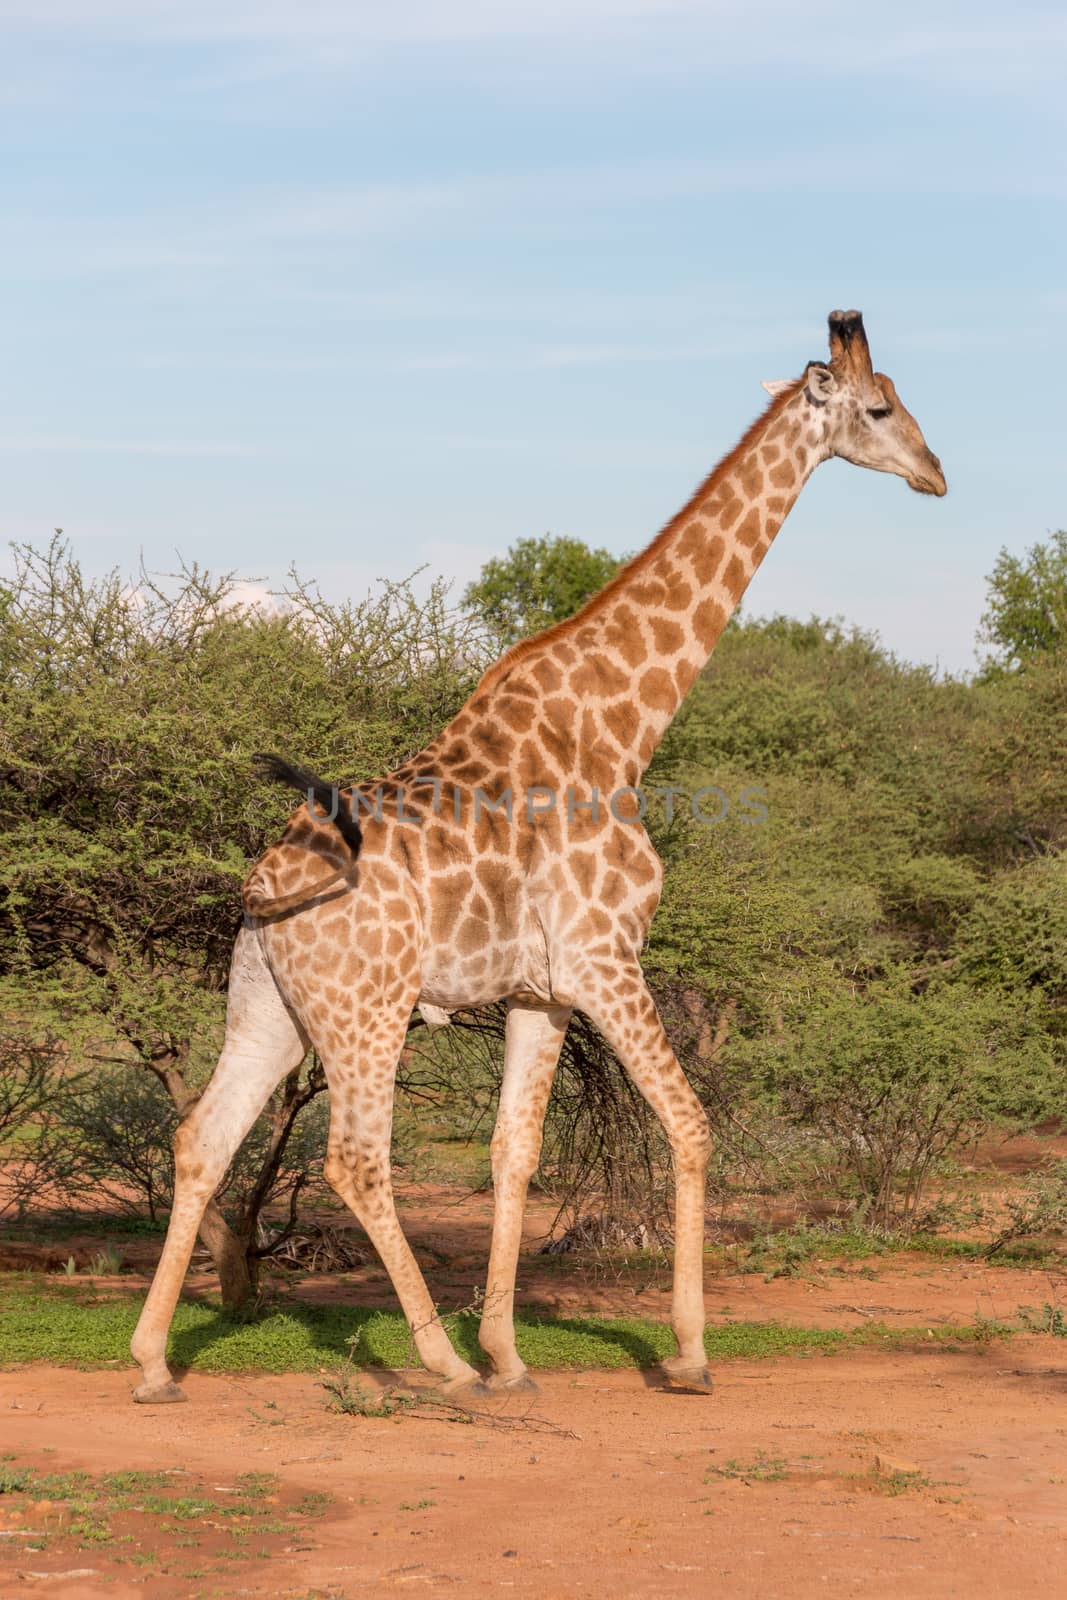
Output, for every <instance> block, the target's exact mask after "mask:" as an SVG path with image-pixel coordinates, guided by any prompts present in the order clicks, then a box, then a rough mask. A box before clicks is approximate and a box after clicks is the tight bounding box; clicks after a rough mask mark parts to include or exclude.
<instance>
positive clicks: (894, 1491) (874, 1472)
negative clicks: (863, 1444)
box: [871, 1467, 932, 1496]
mask: <svg viewBox="0 0 1067 1600" xmlns="http://www.w3.org/2000/svg"><path fill="white" fill-rule="evenodd" d="M871 1479H872V1484H873V1487H874V1488H876V1489H877V1490H878V1491H879V1493H880V1494H888V1495H893V1496H895V1495H898V1494H907V1493H908V1492H909V1490H911V1489H929V1488H931V1487H932V1480H931V1479H930V1478H928V1477H927V1476H926V1474H925V1473H922V1472H905V1471H902V1470H900V1469H896V1470H894V1471H892V1472H879V1470H878V1468H877V1467H872V1468H871Z"/></svg>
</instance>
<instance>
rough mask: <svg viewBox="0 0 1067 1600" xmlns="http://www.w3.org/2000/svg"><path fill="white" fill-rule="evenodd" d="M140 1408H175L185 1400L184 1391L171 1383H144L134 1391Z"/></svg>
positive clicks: (134, 1396)
mask: <svg viewBox="0 0 1067 1600" xmlns="http://www.w3.org/2000/svg"><path fill="white" fill-rule="evenodd" d="M133 1398H134V1399H135V1400H136V1402H137V1404H138V1405H139V1406H173V1405H177V1403H178V1402H179V1401H180V1400H184V1399H185V1391H184V1389H180V1388H179V1387H178V1385H177V1384H176V1383H174V1382H173V1381H172V1382H170V1383H142V1384H140V1385H139V1386H138V1387H137V1388H136V1389H135V1390H134V1391H133Z"/></svg>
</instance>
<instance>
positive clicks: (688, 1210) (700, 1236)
mask: <svg viewBox="0 0 1067 1600" xmlns="http://www.w3.org/2000/svg"><path fill="white" fill-rule="evenodd" d="M620 977H629V979H630V983H629V985H628V986H627V988H626V990H625V992H624V993H623V994H622V998H621V999H620V998H616V996H615V995H612V996H609V997H604V996H603V995H601V994H598V995H596V996H594V997H590V998H589V999H588V1000H587V999H586V998H585V997H584V996H583V995H581V994H579V996H578V1004H579V1005H580V1006H581V1009H582V1010H583V1011H584V1012H585V1013H586V1015H587V1016H589V1017H590V1018H591V1020H592V1021H593V1022H594V1023H595V1025H596V1027H597V1028H599V1030H600V1032H601V1033H602V1034H603V1035H604V1037H605V1039H606V1040H607V1041H608V1043H609V1044H610V1045H611V1047H612V1049H613V1050H614V1051H615V1053H616V1055H617V1056H618V1057H619V1060H620V1061H621V1062H622V1064H623V1066H624V1067H625V1068H626V1071H627V1072H628V1073H629V1075H630V1077H631V1078H632V1079H633V1081H634V1083H635V1084H636V1085H637V1087H638V1089H639V1090H640V1091H641V1093H642V1094H643V1095H644V1097H645V1099H646V1100H647V1101H648V1103H649V1105H650V1106H651V1107H652V1109H653V1111H654V1112H655V1113H656V1115H657V1116H658V1117H659V1119H660V1121H661V1122H662V1124H663V1127H664V1129H665V1131H666V1134H667V1138H668V1141H669V1142H670V1147H671V1153H672V1155H673V1158H674V1184H675V1205H674V1286H673V1296H672V1307H671V1326H672V1327H673V1329H674V1334H675V1338H676V1339H677V1340H678V1354H677V1355H676V1356H671V1357H670V1359H669V1360H667V1361H665V1362H664V1363H663V1366H664V1370H665V1371H666V1372H667V1373H668V1375H669V1376H670V1377H672V1378H675V1379H677V1380H679V1381H684V1382H686V1383H688V1384H691V1385H695V1386H696V1387H699V1388H702V1389H703V1388H708V1389H710V1387H711V1376H710V1374H709V1372H708V1368H707V1357H706V1355H705V1351H704V1182H705V1177H706V1174H707V1167H708V1158H709V1156H710V1154H711V1136H710V1133H709V1131H708V1119H707V1116H706V1115H705V1113H704V1108H703V1106H702V1105H701V1104H700V1101H699V1100H698V1099H697V1097H696V1094H695V1093H694V1092H693V1087H692V1085H691V1084H690V1082H689V1080H688V1078H687V1077H686V1075H685V1073H684V1072H683V1071H682V1069H681V1067H680V1066H679V1065H678V1059H677V1057H676V1056H675V1054H674V1051H673V1050H672V1049H671V1044H670V1040H669V1039H668V1038H667V1035H666V1033H665V1032H664V1029H663V1024H662V1022H661V1021H660V1018H659V1013H658V1011H657V1010H656V1003H655V1001H654V1000H653V998H652V996H651V994H650V993H649V991H648V986H647V984H646V983H645V977H644V973H643V972H642V971H641V968H640V966H639V964H638V963H637V961H636V960H635V961H634V962H633V965H632V967H631V968H628V969H624V970H623V971H621V972H620ZM616 993H618V989H617V988H616Z"/></svg>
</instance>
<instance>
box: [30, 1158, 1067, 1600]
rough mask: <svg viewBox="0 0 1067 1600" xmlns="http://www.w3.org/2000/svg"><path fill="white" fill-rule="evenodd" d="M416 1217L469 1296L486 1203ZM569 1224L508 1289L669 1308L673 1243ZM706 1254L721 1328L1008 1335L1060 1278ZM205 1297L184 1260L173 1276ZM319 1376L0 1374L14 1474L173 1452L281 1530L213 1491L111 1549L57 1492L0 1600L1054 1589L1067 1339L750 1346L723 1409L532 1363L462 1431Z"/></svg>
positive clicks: (374, 1269) (139, 1462) (154, 1459)
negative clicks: (833, 1348)
mask: <svg viewBox="0 0 1067 1600" xmlns="http://www.w3.org/2000/svg"><path fill="white" fill-rule="evenodd" d="M402 1211H403V1218H404V1225H405V1229H406V1231H407V1232H408V1235H409V1237H410V1239H411V1241H412V1244H413V1246H414V1248H415V1251H416V1254H417V1255H418V1257H419V1259H420V1261H421V1262H422V1264H423V1266H424V1269H425V1271H426V1274H427V1278H428V1281H429V1283H430V1286H431V1290H432V1292H433V1294H434V1296H435V1298H436V1299H437V1300H438V1302H439V1303H440V1304H441V1305H442V1306H444V1307H448V1306H452V1305H461V1304H463V1303H464V1302H465V1301H466V1300H468V1299H469V1297H470V1294H471V1291H472V1289H473V1287H474V1286H475V1285H476V1284H478V1283H479V1282H481V1281H482V1280H483V1278H484V1272H485V1260H486V1255H487V1253H488V1243H489V1230H490V1226H491V1215H492V1202H491V1197H490V1196H489V1195H487V1194H476V1195H473V1196H472V1195H471V1194H470V1193H469V1191H464V1192H463V1193H462V1194H461V1193H460V1191H458V1190H456V1189H450V1188H448V1187H447V1186H439V1187H436V1188H435V1187H433V1186H425V1185H424V1186H420V1187H419V1188H418V1189H415V1188H411V1189H409V1190H408V1191H407V1192H406V1193H404V1194H403V1196H402ZM552 1214H553V1213H552V1208H551V1207H550V1205H549V1203H548V1202H547V1201H544V1200H542V1199H539V1198H537V1197H535V1198H534V1199H533V1203H532V1204H531V1207H530V1212H529V1216H528V1219H527V1230H526V1243H525V1250H524V1253H523V1257H522V1260H521V1263H520V1273H519V1285H520V1288H519V1295H518V1299H519V1302H520V1304H522V1305H525V1306H527V1307H535V1308H536V1309H538V1310H539V1311H541V1312H544V1313H549V1314H551V1313H555V1314H558V1315H575V1314H580V1313H583V1312H588V1313H595V1312H612V1313H614V1314H620V1315H629V1316H639V1317H650V1318H655V1319H662V1320H664V1321H665V1320H667V1318H668V1315H669V1271H668V1269H667V1266H666V1263H664V1262H657V1261H656V1260H654V1259H652V1258H648V1257H642V1256H641V1255H640V1254H639V1255H637V1256H635V1257H634V1258H633V1260H632V1261H630V1262H629V1263H628V1264H625V1263H623V1264H620V1262H619V1260H618V1259H617V1258H610V1257H606V1256H605V1257H604V1258H602V1259H601V1258H598V1257H596V1256H595V1255H594V1256H593V1257H589V1256H586V1257H583V1258H573V1257H555V1256H542V1255H538V1254H537V1253H536V1247H537V1245H538V1243H540V1241H541V1240H542V1239H543V1238H544V1236H545V1234H546V1232H547V1230H548V1227H549V1224H550V1222H551V1220H552ZM104 1242H106V1241H104V1240H101V1239H99V1238H95V1237H92V1236H89V1235H86V1236H85V1238H84V1239H82V1238H78V1237H73V1238H70V1239H63V1240H62V1242H61V1243H60V1244H57V1245H47V1246H42V1245H34V1244H29V1243H19V1242H17V1241H15V1242H10V1241H9V1242H8V1244H7V1245H6V1246H5V1247H4V1248H3V1252H2V1254H3V1258H4V1259H3V1265H6V1266H9V1267H15V1268H19V1267H22V1268H25V1267H34V1268H36V1269H37V1270H41V1269H42V1268H46V1267H47V1266H48V1265H49V1264H50V1261H49V1252H50V1251H51V1252H52V1253H53V1254H55V1255H56V1257H57V1260H56V1263H55V1265H61V1264H62V1262H63V1261H65V1260H66V1259H67V1256H68V1255H69V1254H72V1253H73V1254H74V1255H75V1256H76V1258H77V1259H78V1260H79V1265H82V1260H81V1258H82V1257H84V1258H85V1259H86V1260H88V1259H90V1258H91V1256H92V1254H93V1253H94V1252H95V1251H97V1250H98V1249H99V1248H100V1245H101V1243H104ZM159 1245H160V1241H159V1240H158V1239H151V1238H149V1239H133V1240H128V1241H125V1240H124V1241H123V1243H122V1254H123V1256H124V1265H125V1270H124V1272H123V1273H122V1274H121V1275H120V1276H116V1277H113V1278H111V1279H105V1280H97V1282H98V1283H99V1285H100V1287H101V1288H105V1287H106V1286H107V1285H110V1286H111V1287H113V1288H115V1289H120V1288H121V1289H123V1290H130V1289H137V1288H139V1287H142V1286H144V1285H146V1284H147V1281H148V1275H149V1274H150V1272H151V1269H152V1266H153V1264H154V1258H155V1256H156V1255H157V1254H158V1250H159ZM719 1250H720V1253H719V1255H718V1257H717V1258H716V1260H715V1262H714V1263H712V1261H711V1260H710V1258H709V1268H708V1272H707V1277H706V1286H705V1288H706V1303H707V1310H708V1317H709V1321H711V1322H712V1323H716V1322H724V1321H759V1322H763V1321H772V1320H773V1321H778V1322H785V1323H792V1324H796V1325H804V1326H809V1327H811V1326H817V1327H825V1328H849V1329H855V1328H860V1327H862V1326H863V1325H864V1324H865V1323H866V1322H870V1321H878V1322H882V1323H886V1324H889V1325H891V1326H892V1325H896V1326H906V1327H908V1328H914V1329H917V1330H923V1329H926V1328H929V1329H931V1330H936V1329H937V1327H938V1326H940V1325H944V1324H948V1323H961V1322H970V1321H973V1320H975V1319H980V1318H984V1319H988V1320H990V1321H1001V1320H1004V1321H1009V1320H1010V1321H1014V1322H1015V1323H1016V1325H1018V1318H1019V1312H1020V1308H1022V1307H1027V1306H1028V1307H1032V1308H1035V1309H1036V1308H1040V1307H1041V1306H1043V1305H1049V1304H1052V1305H1062V1304H1063V1302H1064V1299H1065V1298H1067V1296H1065V1289H1067V1274H1065V1273H1064V1271H1063V1270H1061V1269H1056V1270H1052V1271H1050V1270H1048V1269H1038V1268H1029V1269H1027V1268H1021V1267H1017V1266H1013V1267H1002V1266H990V1265H988V1264H985V1263H981V1262H978V1261H969V1260H960V1261H952V1262H946V1261H943V1260H937V1259H934V1258H932V1257H930V1256H926V1255H923V1254H919V1253H909V1254H897V1255H887V1256H878V1257H874V1258H870V1259H867V1260H852V1259H847V1258H842V1259H838V1260H833V1259H817V1260H811V1261H805V1262H803V1263H802V1264H801V1267H800V1269H799V1270H798V1271H796V1272H795V1273H793V1274H791V1275H782V1274H779V1275H772V1274H769V1273H764V1272H761V1271H753V1270H751V1266H749V1270H747V1271H746V1270H743V1268H744V1265H745V1262H744V1250H743V1248H742V1247H741V1246H739V1248H738V1252H737V1260H736V1262H732V1261H731V1259H730V1257H729V1249H728V1248H727V1255H726V1257H725V1258H724V1257H723V1255H722V1244H721V1241H720V1247H719ZM282 1281H283V1280H282V1279H281V1278H278V1279H277V1280H276V1283H275V1286H277V1285H278V1284H281V1283H282ZM284 1285H285V1288H286V1290H287V1292H290V1293H294V1294H296V1295H298V1296H299V1297H300V1298H301V1299H306V1300H324V1299H330V1300H340V1301H347V1302H349V1303H351V1304H353V1305H356V1304H359V1305H381V1306H389V1307H393V1306H395V1299H394V1297H393V1293H392V1289H391V1287H390V1285H389V1283H388V1280H387V1279H386V1277H385V1274H384V1273H383V1272H382V1271H381V1268H380V1266H379V1265H378V1264H377V1263H376V1262H375V1261H373V1260H370V1259H368V1261H367V1264H366V1265H365V1266H364V1267H361V1268H357V1269H356V1270H354V1271H349V1272H345V1273H342V1274H336V1275H321V1276H307V1277H303V1278H301V1277H299V1276H296V1277H294V1276H293V1275H292V1274H288V1275H286V1276H285V1278H284ZM215 1288H216V1284H215V1281H214V1279H213V1278H212V1276H211V1275H210V1274H209V1273H206V1272H194V1273H193V1274H191V1275H190V1278H189V1281H188V1283H187V1288H186V1292H187V1294H190V1295H194V1296H195V1295H197V1294H199V1293H201V1292H214V1290H215ZM320 1376H325V1374H323V1375H316V1374H293V1375H287V1376H284V1377H274V1376H266V1375H264V1376H251V1377H249V1376H243V1375H242V1376H240V1377H218V1376H209V1375H205V1374H200V1373H197V1372H192V1373H190V1374H188V1376H186V1377H185V1378H184V1379H183V1382H184V1387H185V1389H186V1392H187V1394H188V1396H189V1403H188V1404H187V1405H183V1406H169V1407H161V1408H139V1407H136V1406H134V1405H133V1404H132V1403H131V1401H130V1391H131V1389H132V1388H133V1386H134V1383H135V1381H136V1379H135V1373H134V1371H133V1369H132V1367H131V1368H129V1369H126V1368H121V1369H120V1368H113V1369H111V1370H93V1371H85V1372H78V1371H73V1370H70V1369H61V1368H48V1367H29V1368H23V1369H20V1370H14V1371H7V1372H0V1468H2V1466H3V1465H4V1463H10V1464H11V1466H12V1468H18V1469H20V1470H21V1469H25V1468H29V1469H32V1470H34V1471H36V1472H38V1473H48V1474H69V1473H72V1472H76V1471H79V1470H83V1471H88V1472H90V1473H92V1474H94V1475H99V1474H105V1473H116V1472H124V1473H128V1472H158V1473H161V1474H164V1475H165V1481H168V1482H172V1483H173V1484H174V1485H175V1491H174V1492H182V1493H187V1494H188V1495H189V1496H190V1497H191V1499H190V1505H193V1503H194V1502H195V1500H196V1495H197V1494H203V1495H206V1496H207V1497H208V1499H211V1497H214V1503H215V1505H216V1507H222V1508H223V1510H224V1509H225V1506H226V1504H227V1501H226V1496H232V1495H234V1494H235V1493H239V1492H240V1490H239V1488H238V1489H235V1480H236V1481H237V1482H238V1484H239V1482H240V1478H239V1475H240V1474H257V1473H260V1474H261V1473H271V1474H275V1475H276V1477H277V1483H272V1484H271V1486H270V1488H271V1492H270V1493H269V1494H268V1495H267V1496H266V1502H265V1503H264V1506H263V1507H262V1510H263V1511H264V1512H265V1513H266V1517H267V1520H262V1519H261V1520H260V1521H259V1522H255V1524H254V1528H250V1529H249V1531H248V1532H246V1533H244V1534H240V1533H235V1522H234V1521H233V1520H231V1521H229V1522H228V1521H227V1520H226V1518H225V1516H224V1514H223V1513H222V1512H219V1513H218V1514H216V1512H213V1511H212V1510H210V1509H207V1510H199V1511H197V1510H195V1509H194V1510H190V1511H189V1512H188V1513H187V1515H188V1520H187V1521H185V1522H177V1521H174V1520H173V1519H171V1521H170V1523H169V1525H168V1526H165V1519H162V1518H161V1517H160V1516H158V1515H157V1516H155V1518H153V1517H148V1516H144V1515H140V1516H138V1515H134V1514H133V1511H131V1512H129V1513H126V1512H124V1513H122V1514H120V1515H118V1516H116V1518H115V1519H114V1525H113V1533H114V1534H115V1535H116V1537H115V1538H113V1540H112V1542H111V1543H110V1544H106V1545H105V1544H93V1543H92V1542H91V1541H87V1540H86V1538H84V1537H83V1538H80V1539H79V1538H77V1537H74V1536H73V1535H72V1533H71V1530H70V1527H69V1521H70V1519H69V1517H68V1518H67V1520H66V1522H65V1521H64V1514H63V1513H62V1512H61V1511H60V1510H58V1509H57V1507H56V1506H55V1505H50V1504H49V1503H48V1502H47V1501H46V1500H34V1499H33V1498H32V1497H31V1496H28V1495H27V1494H25V1493H20V1494H8V1495H3V1494H0V1600H9V1597H14V1596H16V1595H17V1596H25V1595H28V1594H33V1593H39V1594H42V1595H47V1596H49V1600H83V1597H84V1600H93V1597H95V1596H112V1597H122V1596H127V1595H128V1596H144V1597H146V1600H179V1597H180V1600H186V1597H194V1596H204V1597H205V1600H208V1597H214V1596H227V1597H230V1596H243V1595H249V1596H290V1597H293V1600H301V1597H302V1600H310V1597H316V1600H349V1597H351V1600H355V1597H356V1596H360V1597H365V1596H375V1595H379V1594H391V1593H393V1592H394V1591H397V1592H400V1591H404V1590H409V1591H414V1592H416V1593H427V1594H430V1595H438V1594H440V1595H446V1594H468V1595H477V1596H480V1595H487V1594H495V1593H496V1592H498V1591H501V1592H505V1593H511V1594H514V1595H516V1596H523V1595H530V1596H533V1595H536V1596H537V1597H538V1600H564V1597H566V1600H570V1597H586V1596H588V1597H590V1600H592V1597H594V1596H595V1597H596V1600H601V1597H602V1596H604V1595H605V1594H607V1595H609V1596H610V1595H613V1594H614V1595H618V1596H621V1597H628V1596H641V1597H645V1596H649V1597H659V1596H664V1597H667V1596H670V1597H688V1596H698V1595H699V1596H706V1595H709V1594H717V1593H721V1594H723V1595H728V1596H730V1597H731V1600H733V1597H737V1600H777V1597H778V1596H783V1597H784V1596H789V1597H790V1600H793V1597H795V1600H805V1597H808V1596H816V1595H825V1594H826V1593H828V1592H832V1591H835V1590H836V1591H838V1592H844V1593H848V1594H852V1593H855V1594H861V1593H862V1594H864V1595H872V1596H875V1597H882V1596H884V1597H886V1600H890V1597H892V1600H902V1597H903V1600H912V1597H914V1600H927V1597H931V1600H932V1597H938V1600H940V1597H942V1596H945V1597H947V1596H960V1597H967V1600H972V1597H974V1596H976V1595H979V1596H984V1595H996V1596H997V1597H1001V1596H1005V1597H1013V1596H1016V1595H1017V1596H1020V1597H1023V1596H1025V1597H1026V1600H1031V1597H1032V1596H1033V1594H1035V1593H1041V1592H1044V1593H1050V1594H1055V1593H1059V1592H1062V1588H1063V1574H1064V1572H1065V1571H1067V1343H1065V1341H1064V1340H1063V1339H1062V1338H1059V1337H1052V1336H1046V1335H1039V1334H1021V1335H1018V1336H1016V1337H1015V1338H1013V1339H1010V1340H1005V1341H1000V1342H994V1343H992V1344H989V1345H986V1346H981V1345H979V1346H976V1347H975V1348H973V1349H972V1348H968V1349H967V1350H966V1351H965V1352H964V1351H960V1350H956V1351H953V1350H951V1349H946V1350H937V1349H935V1348H933V1347H925V1348H924V1347H923V1345H922V1343H921V1334H920V1336H919V1339H918V1340H917V1344H916V1347H915V1349H914V1350H897V1351H889V1350H884V1349H877V1348H871V1349H864V1348H860V1349H853V1350H852V1351H850V1352H848V1353H842V1354H836V1355H832V1356H825V1355H816V1356H808V1357H790V1358H780V1359H775V1360H765V1361H742V1360H733V1361H728V1362H723V1363H721V1364H720V1365H719V1367H718V1369H717V1372H716V1389H715V1392H714V1394H713V1395H712V1396H710V1397H705V1396H699V1395H693V1394H686V1393H678V1392H674V1391H671V1390H667V1389H664V1388H662V1387H661V1386H660V1384H659V1380H658V1378H657V1376H656V1375H655V1374H652V1373H644V1374H642V1373H638V1372H622V1373H614V1372H613V1373H606V1372H591V1371H590V1372H583V1373H569V1372H568V1373H563V1372H557V1373H539V1374H538V1381H539V1384H540V1390H541V1392H540V1394H539V1395H537V1396H536V1397H533V1398H531V1397H523V1398H522V1400H521V1401H520V1400H519V1399H518V1398H517V1397H511V1398H509V1399H506V1400H495V1399H494V1400H493V1401H490V1402H487V1403H486V1405H485V1407H484V1412H485V1414H484V1415H479V1416H477V1417H476V1418H475V1420H474V1421H473V1422H470V1423H468V1424H462V1423H458V1422H455V1421H449V1420H447V1419H445V1418H444V1417H442V1416H441V1415H438V1414H433V1413H431V1414H429V1415H426V1414H418V1415H416V1414H413V1413H411V1412H408V1411H402V1412H400V1413H398V1414H395V1415H393V1416H391V1417H368V1416H360V1415H342V1414H339V1413H337V1412H335V1411H331V1410H329V1409H328V1405H327V1400H328V1396H327V1394H326V1393H325V1391H324V1390H323V1389H322V1387H321V1386H320ZM367 1381H368V1383H371V1384H374V1383H378V1384H380V1383H384V1382H385V1381H386V1380H385V1378H384V1377H381V1376H375V1377H373V1378H372V1377H370V1376H369V1375H368V1379H367ZM411 1381H412V1382H413V1383H414V1384H415V1385H417V1384H418V1383H419V1382H420V1381H424V1380H420V1379H419V1378H418V1377H417V1376H414V1375H413V1376H412V1380H411ZM183 1486H188V1487H187V1489H186V1488H184V1487H183ZM323 1497H328V1499H327V1498H323ZM134 1498H135V1499H136V1496H135V1497H134ZM316 1499H319V1511H318V1512H317V1513H316V1514H315V1515H314V1516H308V1517H303V1516H301V1514H300V1507H301V1506H302V1505H305V1504H309V1503H313V1502H315V1501H316ZM230 1503H231V1504H236V1502H232V1501H231V1502H230ZM133 1509H134V1511H140V1510H142V1509H143V1508H141V1507H134V1508H133ZM271 1519H273V1520H271ZM245 1520H246V1521H250V1522H254V1519H245ZM294 1530H295V1531H294ZM42 1532H43V1533H44V1534H46V1535H48V1536H49V1537H48V1538H47V1539H46V1540H45V1541H44V1547H43V1548H40V1547H37V1548H35V1545H36V1541H37V1539H38V1536H39V1534H40V1533H42ZM261 1533H262V1536H261ZM242 1541H243V1542H242Z"/></svg>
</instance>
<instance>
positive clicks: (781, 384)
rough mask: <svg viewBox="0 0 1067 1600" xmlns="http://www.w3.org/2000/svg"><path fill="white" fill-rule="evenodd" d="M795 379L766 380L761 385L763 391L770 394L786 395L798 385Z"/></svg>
mask: <svg viewBox="0 0 1067 1600" xmlns="http://www.w3.org/2000/svg"><path fill="white" fill-rule="evenodd" d="M796 381H797V380H796V379H795V378H764V380H763V382H762V383H761V384H760V388H761V389H766V391H767V393H768V394H785V391H786V390H787V389H791V388H792V387H793V385H794V384H795V383H796Z"/></svg>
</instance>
